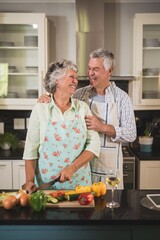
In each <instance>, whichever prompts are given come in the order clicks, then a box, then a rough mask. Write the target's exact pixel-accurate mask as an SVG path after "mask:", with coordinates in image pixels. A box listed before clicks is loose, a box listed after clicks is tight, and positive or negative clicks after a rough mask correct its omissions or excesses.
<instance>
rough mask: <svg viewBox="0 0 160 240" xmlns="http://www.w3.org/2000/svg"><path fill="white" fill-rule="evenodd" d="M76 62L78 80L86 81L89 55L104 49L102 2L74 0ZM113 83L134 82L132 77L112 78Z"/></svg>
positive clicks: (96, 0) (99, 0)
mask: <svg viewBox="0 0 160 240" xmlns="http://www.w3.org/2000/svg"><path fill="white" fill-rule="evenodd" d="M75 3H76V62H77V65H78V67H79V79H80V80H88V77H87V70H88V61H89V54H90V53H91V52H92V51H93V50H95V49H97V48H105V26H104V22H105V20H104V18H105V16H104V14H105V13H104V4H105V1H104V0H92V1H91V0H76V2H75ZM111 80H113V81H130V80H134V77H133V76H112V77H111Z"/></svg>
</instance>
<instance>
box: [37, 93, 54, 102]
mask: <svg viewBox="0 0 160 240" xmlns="http://www.w3.org/2000/svg"><path fill="white" fill-rule="evenodd" d="M50 101H51V96H50V95H47V94H43V95H41V96H40V97H39V98H38V101H37V102H38V103H49V102H50Z"/></svg>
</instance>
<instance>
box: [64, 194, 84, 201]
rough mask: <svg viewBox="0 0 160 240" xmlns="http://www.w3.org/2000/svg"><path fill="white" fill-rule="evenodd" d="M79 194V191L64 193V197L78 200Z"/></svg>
mask: <svg viewBox="0 0 160 240" xmlns="http://www.w3.org/2000/svg"><path fill="white" fill-rule="evenodd" d="M80 195H81V193H73V194H66V198H67V200H68V201H75V200H78V197H79V196H80Z"/></svg>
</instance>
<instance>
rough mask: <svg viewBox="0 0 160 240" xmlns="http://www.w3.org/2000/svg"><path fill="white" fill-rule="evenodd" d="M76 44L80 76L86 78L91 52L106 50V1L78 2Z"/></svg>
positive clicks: (82, 0) (86, 0)
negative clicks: (98, 49) (100, 49)
mask: <svg viewBox="0 0 160 240" xmlns="http://www.w3.org/2000/svg"><path fill="white" fill-rule="evenodd" d="M76 44H77V49H76V54H77V55H76V56H77V61H76V62H77V65H78V67H79V76H86V75H87V69H88V60H89V54H90V52H92V51H93V50H95V49H97V48H104V0H92V1H90V0H76Z"/></svg>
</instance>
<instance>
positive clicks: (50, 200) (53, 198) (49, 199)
mask: <svg viewBox="0 0 160 240" xmlns="http://www.w3.org/2000/svg"><path fill="white" fill-rule="evenodd" d="M47 202H48V203H54V204H56V203H58V202H59V200H58V199H57V198H55V197H52V196H50V195H47Z"/></svg>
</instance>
